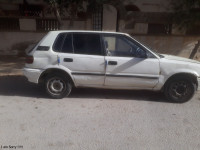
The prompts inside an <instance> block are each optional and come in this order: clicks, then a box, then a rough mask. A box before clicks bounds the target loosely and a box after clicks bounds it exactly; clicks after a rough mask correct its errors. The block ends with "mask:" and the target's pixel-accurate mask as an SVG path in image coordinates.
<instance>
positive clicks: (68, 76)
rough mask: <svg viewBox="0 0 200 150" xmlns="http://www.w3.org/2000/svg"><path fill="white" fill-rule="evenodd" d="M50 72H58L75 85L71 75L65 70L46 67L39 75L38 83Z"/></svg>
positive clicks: (42, 81) (41, 82)
mask: <svg viewBox="0 0 200 150" xmlns="http://www.w3.org/2000/svg"><path fill="white" fill-rule="evenodd" d="M51 73H58V74H63V75H65V76H66V77H67V78H68V79H69V80H70V81H71V83H72V85H73V86H75V82H74V80H73V77H72V76H71V74H70V73H68V72H67V71H65V70H63V69H59V68H48V69H46V70H45V71H43V72H42V74H41V75H40V77H39V80H38V83H39V84H43V83H44V80H45V78H46V77H47V75H49V74H51Z"/></svg>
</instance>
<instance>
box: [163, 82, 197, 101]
mask: <svg viewBox="0 0 200 150" xmlns="http://www.w3.org/2000/svg"><path fill="white" fill-rule="evenodd" d="M195 91H196V84H194V83H193V82H192V81H191V80H189V79H187V78H174V79H172V80H170V81H169V82H168V83H167V85H166V87H165V91H164V92H165V96H166V98H167V99H169V100H172V101H173V102H177V103H184V102H187V101H189V100H190V99H191V98H192V97H193V96H194V94H195Z"/></svg>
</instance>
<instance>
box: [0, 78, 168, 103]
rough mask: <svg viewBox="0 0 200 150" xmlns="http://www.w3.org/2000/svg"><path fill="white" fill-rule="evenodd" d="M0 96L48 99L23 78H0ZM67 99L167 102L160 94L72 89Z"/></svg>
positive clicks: (43, 92)
mask: <svg viewBox="0 0 200 150" xmlns="http://www.w3.org/2000/svg"><path fill="white" fill-rule="evenodd" d="M0 95H2V96H22V97H33V98H49V97H48V96H47V95H46V93H45V90H44V88H41V87H39V86H37V85H36V84H32V83H29V82H28V81H27V79H26V78H25V77H24V76H0ZM69 98H83V99H86V98H89V99H91V98H93V99H123V100H141V101H155V102H169V101H167V100H166V99H165V98H164V96H163V94H162V93H159V92H152V91H141V90H140V91H137V90H135V91H134V90H105V89H92V88H80V89H76V88H74V89H73V90H72V93H71V94H70V96H69Z"/></svg>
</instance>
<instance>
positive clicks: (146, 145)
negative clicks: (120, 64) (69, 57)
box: [0, 76, 200, 150]
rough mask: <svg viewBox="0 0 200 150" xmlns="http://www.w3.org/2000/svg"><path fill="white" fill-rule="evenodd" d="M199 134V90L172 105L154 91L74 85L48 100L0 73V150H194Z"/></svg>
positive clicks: (32, 87)
mask: <svg viewBox="0 0 200 150" xmlns="http://www.w3.org/2000/svg"><path fill="white" fill-rule="evenodd" d="M199 139H200V94H197V95H196V96H195V97H194V98H193V99H192V100H191V101H189V102H187V103H184V104H173V103H169V102H167V101H165V99H164V97H163V96H162V95H161V94H159V93H155V92H148V91H113V90H95V89H75V90H73V92H72V94H71V96H70V97H69V98H64V99H62V100H52V99H48V98H46V95H45V94H44V93H43V90H42V89H40V88H38V87H37V86H35V85H33V84H30V83H28V82H27V81H26V80H25V78H23V77H21V76H11V77H0V150H1V149H7V148H1V147H5V146H17V149H24V150H45V149H48V150H67V149H69V150H195V149H196V150H199V149H200V140H199ZM21 146H23V148H22V147H21ZM10 149H14V147H13V148H10Z"/></svg>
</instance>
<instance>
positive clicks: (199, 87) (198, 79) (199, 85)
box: [197, 77, 200, 91]
mask: <svg viewBox="0 0 200 150" xmlns="http://www.w3.org/2000/svg"><path fill="white" fill-rule="evenodd" d="M197 82H198V88H197V90H198V91H200V77H199V78H197Z"/></svg>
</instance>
